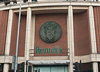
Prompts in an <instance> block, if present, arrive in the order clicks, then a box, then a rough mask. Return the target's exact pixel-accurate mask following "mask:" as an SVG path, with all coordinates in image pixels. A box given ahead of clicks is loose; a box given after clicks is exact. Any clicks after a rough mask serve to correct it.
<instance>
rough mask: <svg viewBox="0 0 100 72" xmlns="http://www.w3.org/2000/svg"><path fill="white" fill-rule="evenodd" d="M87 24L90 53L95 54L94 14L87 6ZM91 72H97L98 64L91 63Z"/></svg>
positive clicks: (90, 7)
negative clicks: (88, 27)
mask: <svg viewBox="0 0 100 72" xmlns="http://www.w3.org/2000/svg"><path fill="white" fill-rule="evenodd" d="M89 22H90V23H89V24H90V36H91V48H92V53H93V54H96V53H97V46H96V35H95V24H94V14H93V7H92V6H89ZM93 72H98V63H97V62H93Z"/></svg>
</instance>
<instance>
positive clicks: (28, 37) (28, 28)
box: [25, 8, 32, 72]
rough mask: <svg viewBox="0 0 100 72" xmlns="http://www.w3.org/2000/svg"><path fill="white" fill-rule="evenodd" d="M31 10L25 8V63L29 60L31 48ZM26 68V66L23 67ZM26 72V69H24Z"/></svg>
mask: <svg viewBox="0 0 100 72" xmlns="http://www.w3.org/2000/svg"><path fill="white" fill-rule="evenodd" d="M31 16H32V14H31V8H27V21H26V39H25V63H26V61H27V60H29V49H30V47H31ZM25 68H26V66H25ZM25 72H26V69H25Z"/></svg>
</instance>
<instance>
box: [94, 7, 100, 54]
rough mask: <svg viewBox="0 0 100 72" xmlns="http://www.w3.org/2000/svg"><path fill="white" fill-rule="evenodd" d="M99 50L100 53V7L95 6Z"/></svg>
mask: <svg viewBox="0 0 100 72" xmlns="http://www.w3.org/2000/svg"><path fill="white" fill-rule="evenodd" d="M94 22H95V29H96V42H97V43H96V44H97V52H98V53H100V7H94Z"/></svg>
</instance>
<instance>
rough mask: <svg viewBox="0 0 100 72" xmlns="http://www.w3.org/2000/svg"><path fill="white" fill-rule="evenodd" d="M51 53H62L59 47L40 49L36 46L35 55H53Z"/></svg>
mask: <svg viewBox="0 0 100 72" xmlns="http://www.w3.org/2000/svg"><path fill="white" fill-rule="evenodd" d="M53 53H59V54H61V53H63V52H62V48H59V46H55V48H42V49H41V48H40V47H39V46H36V54H53Z"/></svg>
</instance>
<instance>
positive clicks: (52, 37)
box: [40, 21, 62, 43]
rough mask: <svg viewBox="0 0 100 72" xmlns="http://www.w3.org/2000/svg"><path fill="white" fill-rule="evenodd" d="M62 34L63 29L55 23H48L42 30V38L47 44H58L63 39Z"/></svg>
mask: <svg viewBox="0 0 100 72" xmlns="http://www.w3.org/2000/svg"><path fill="white" fill-rule="evenodd" d="M61 34H62V30H61V27H60V26H59V24H58V23H56V22H54V21H48V22H46V23H44V24H43V25H42V26H41V28H40V37H41V38H42V40H44V41H45V42H47V43H54V42H56V41H57V40H58V39H59V38H60V37H61Z"/></svg>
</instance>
